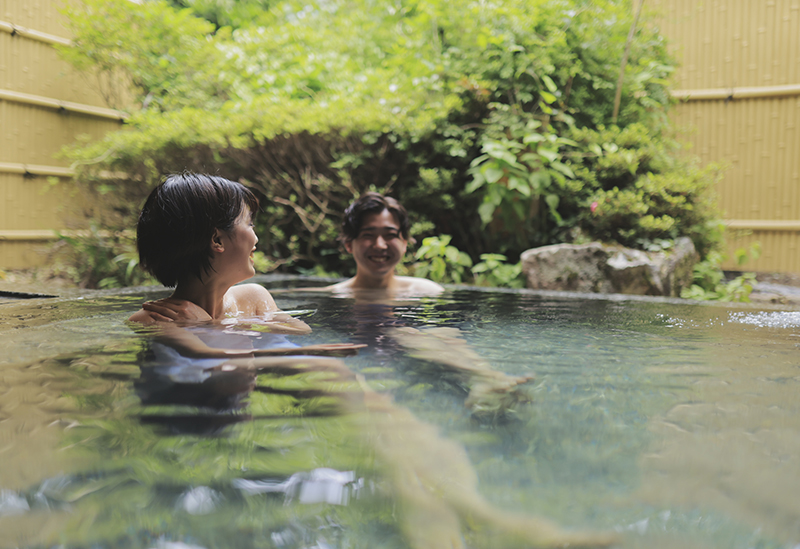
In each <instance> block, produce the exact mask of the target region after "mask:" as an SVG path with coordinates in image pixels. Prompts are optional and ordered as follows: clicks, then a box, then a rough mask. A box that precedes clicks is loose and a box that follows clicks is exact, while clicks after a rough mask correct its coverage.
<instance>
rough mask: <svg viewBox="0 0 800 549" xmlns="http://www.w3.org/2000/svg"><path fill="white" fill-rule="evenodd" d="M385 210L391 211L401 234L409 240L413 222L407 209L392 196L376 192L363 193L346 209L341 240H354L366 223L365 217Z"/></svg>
mask: <svg viewBox="0 0 800 549" xmlns="http://www.w3.org/2000/svg"><path fill="white" fill-rule="evenodd" d="M383 210H389V212H391V214H392V215H393V216H394V218H395V219H396V220H397V224H398V225H399V226H400V234H401V235H403V238H404V239H406V240H409V233H410V231H411V222H410V221H409V220H408V212H406V209H405V208H404V207H403V205H402V204H400V203H399V202H398V201H397V200H395V199H394V198H392V197H391V196H384V195H382V194H380V193H374V192H368V193H364V194H362V195H361V196H360V197H359V198H358V199H357V200H355V201H354V202H353V203H352V204H350V205H349V206H348V207H347V209H346V210H345V211H344V219H342V235H341V237H340V240H342V241H343V242H350V241H351V240H354V239H355V238H356V237H357V236H358V231H360V230H361V225H363V224H364V217H366V216H367V215H368V214H374V213H377V214H379V213H381V212H382V211H383Z"/></svg>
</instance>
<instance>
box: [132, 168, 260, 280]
mask: <svg viewBox="0 0 800 549" xmlns="http://www.w3.org/2000/svg"><path fill="white" fill-rule="evenodd" d="M245 206H247V207H248V208H249V209H250V212H251V214H252V215H255V213H256V211H257V210H258V199H257V198H256V196H255V195H254V194H253V193H252V192H251V191H250V189H248V188H247V187H245V186H244V185H242V184H241V183H236V182H233V181H229V180H227V179H224V178H222V177H217V176H214V175H204V174H194V173H183V174H179V175H170V176H169V177H167V178H166V180H165V181H164V182H163V183H161V184H160V185H158V186H157V187H156V188H155V189H153V190H152V191H151V192H150V196H148V197H147V200H146V201H145V203H144V207H142V211H141V213H140V214H139V222H138V223H137V225H136V248H137V249H138V250H139V263H140V264H141V266H142V267H143V268H144V269H145V270H147V271H148V272H149V273H151V274H152V275H153V276H155V277H156V278H157V279H158V281H159V282H161V284H163V285H164V286H176V285H177V284H178V283H179V282H182V281H184V280H186V279H187V278H188V277H189V276H196V277H197V278H201V279H202V277H203V275H204V274H208V272H209V271H210V270H211V238H212V237H213V235H214V229H219V230H222V231H229V230H231V229H232V228H233V226H234V225H235V224H236V220H237V219H238V218H239V216H240V215H241V214H242V211H243V209H244V207H245Z"/></svg>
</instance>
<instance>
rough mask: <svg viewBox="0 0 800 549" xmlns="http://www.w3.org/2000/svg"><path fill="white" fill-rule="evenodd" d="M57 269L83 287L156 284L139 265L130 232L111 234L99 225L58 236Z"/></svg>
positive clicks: (56, 250)
mask: <svg viewBox="0 0 800 549" xmlns="http://www.w3.org/2000/svg"><path fill="white" fill-rule="evenodd" d="M54 253H55V257H56V269H55V270H56V272H57V273H60V274H64V275H66V276H67V277H69V279H70V280H72V282H74V283H75V284H76V285H77V286H78V287H80V288H120V287H124V286H139V285H143V284H155V283H156V282H155V280H154V279H153V278H152V277H151V276H149V275H148V274H147V273H145V272H144V271H143V270H142V269H141V268H140V267H139V255H138V254H137V253H136V241H135V239H134V236H133V235H132V234H131V232H130V231H127V232H117V233H108V232H107V231H104V230H101V229H99V228H98V227H97V226H96V225H92V227H91V228H90V229H89V230H88V231H85V232H84V233H78V234H76V235H65V234H59V235H58V242H57V244H56V246H55V247H54Z"/></svg>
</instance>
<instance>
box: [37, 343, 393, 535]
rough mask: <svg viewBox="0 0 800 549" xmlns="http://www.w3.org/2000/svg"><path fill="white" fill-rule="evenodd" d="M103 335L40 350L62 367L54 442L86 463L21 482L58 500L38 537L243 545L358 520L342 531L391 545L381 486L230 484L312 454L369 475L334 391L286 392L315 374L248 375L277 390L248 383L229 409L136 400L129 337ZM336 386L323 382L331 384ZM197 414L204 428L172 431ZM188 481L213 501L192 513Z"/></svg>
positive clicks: (367, 460) (312, 385)
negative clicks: (308, 501) (323, 488)
mask: <svg viewBox="0 0 800 549" xmlns="http://www.w3.org/2000/svg"><path fill="white" fill-rule="evenodd" d="M110 347H111V348H106V349H104V350H102V351H99V352H96V353H91V354H85V355H83V354H82V355H77V356H76V355H73V356H72V357H65V358H63V359H61V360H60V361H51V364H52V365H53V366H56V367H58V368H59V369H60V371H61V372H69V377H70V378H71V379H70V380H69V381H68V382H65V383H62V386H63V387H64V388H65V394H64V396H66V397H68V398H69V400H70V401H71V402H72V403H73V406H74V407H73V413H74V415H75V417H76V421H75V422H74V423H73V424H72V425H73V426H72V428H71V429H68V430H66V431H65V438H64V441H63V447H64V448H65V449H68V451H69V452H72V453H75V452H77V453H80V454H82V455H84V456H86V457H87V458H88V461H89V463H91V465H89V466H86V467H85V469H82V470H79V471H76V472H73V473H72V474H70V475H66V476H63V477H57V478H50V479H45V480H44V481H43V482H41V483H40V484H39V485H38V486H35V487H32V488H31V489H29V490H27V491H26V495H27V496H28V499H29V500H30V501H37V498H38V500H41V499H42V497H44V498H45V501H44V502H41V501H40V504H39V507H38V508H39V509H40V510H41V509H42V508H43V507H46V508H48V509H50V510H56V509H69V514H68V517H69V518H68V519H67V524H66V525H65V526H64V527H62V528H60V529H59V530H60V533H59V534H58V535H57V536H54V535H53V534H51V535H50V536H51V538H48V539H40V540H39V542H41V543H44V544H49V543H56V542H58V543H65V544H67V545H69V546H82V545H84V544H85V545H87V546H88V545H95V544H99V545H100V546H108V547H112V546H113V547H125V546H131V547H138V546H141V547H146V546H151V545H148V544H151V542H152V540H153V539H155V538H158V537H164V538H165V539H171V540H184V541H186V542H187V543H189V542H191V541H192V540H194V541H195V542H202V545H203V546H206V547H215V546H217V547H237V546H240V547H252V546H253V544H254V543H255V542H256V540H259V539H260V540H262V541H263V540H268V539H270V536H273V535H276V533H280V532H284V534H282V535H284V537H285V538H286V539H287V540H290V541H291V540H295V542H296V543H295V544H294V545H293V544H292V543H289V544H288V545H287V544H284V546H288V547H292V546H295V545H297V546H302V545H304V544H305V543H308V542H309V541H311V539H310V538H311V537H315V536H317V535H320V536H322V537H326V538H327V539H330V538H331V536H333V537H337V536H338V537H342V536H345V537H349V536H350V535H351V534H350V533H349V532H359V535H358V536H356V540H355V541H354V542H353V543H352V545H353V546H358V545H359V544H361V543H363V542H359V541H357V540H358V539H360V537H359V536H363V534H364V532H365V531H369V530H375V531H376V532H379V534H380V535H379V537H378V538H375V539H379V538H384V539H386V540H387V541H385V542H380V543H375V544H373V543H370V544H369V546H386V547H393V546H396V545H397V541H396V536H395V535H394V533H393V528H392V526H391V524H392V522H391V520H390V509H389V508H388V507H387V506H386V505H384V504H381V503H380V502H381V501H384V499H383V496H381V495H380V494H372V493H364V494H363V496H364V497H363V498H360V499H355V500H353V501H352V502H351V504H350V506H349V507H341V506H334V505H326V504H313V505H286V503H287V501H288V500H289V499H290V498H289V495H287V494H277V495H275V494H268V495H261V496H247V495H245V494H243V493H241V492H240V491H237V490H235V489H234V488H233V487H232V484H231V481H232V480H234V479H238V478H246V479H265V478H266V479H273V480H274V479H282V478H286V477H289V476H290V475H292V474H294V473H297V472H298V471H311V470H313V469H315V468H318V467H323V466H324V467H333V468H340V469H341V470H352V471H357V475H358V476H359V477H364V476H366V477H368V478H370V477H375V475H374V463H373V458H372V452H370V451H369V450H368V449H366V448H364V441H363V439H361V438H360V437H359V436H357V435H358V433H357V431H355V430H354V429H356V427H355V424H354V423H353V422H352V421H349V420H348V419H347V418H346V417H345V416H342V415H339V414H340V412H341V409H340V408H341V406H340V403H339V399H338V397H337V396H335V395H334V396H326V395H324V394H318V396H314V397H311V398H297V397H296V396H292V394H299V395H302V394H304V391H310V392H314V391H316V392H317V393H319V388H320V380H319V379H318V377H319V375H318V374H313V373H312V374H306V375H297V376H283V377H278V376H270V375H263V376H259V378H260V379H259V382H258V385H259V386H262V387H273V388H275V389H278V390H280V391H282V394H275V393H271V392H260V391H255V392H253V393H252V394H250V395H249V398H248V402H247V406H246V408H244V409H242V410H240V411H237V412H233V411H222V412H220V411H215V410H209V409H198V408H195V407H189V406H169V405H163V406H146V407H142V406H141V405H139V404H138V402H137V400H136V399H135V398H134V394H133V392H132V383H131V381H133V379H135V376H134V375H133V374H134V371H136V370H138V364H137V361H138V360H139V357H140V356H141V345H140V342H139V341H138V340H127V341H126V342H124V343H123V342H115V343H114V344H112V345H111V346H110ZM64 367H66V368H64ZM346 389H347V388H346V387H341V386H337V385H335V384H329V386H328V387H326V390H327V391H331V392H332V393H334V394H335V393H338V392H342V391H344V390H346ZM198 424H199V425H201V426H205V427H208V426H209V425H210V426H213V428H211V429H208V428H201V429H199V431H200V432H198V430H197V429H194V430H193V429H191V428H190V429H188V432H189V433H192V432H193V434H187V433H186V432H183V433H182V432H181V431H187V429H185V428H184V427H185V426H193V427H196V426H197V425H198ZM196 487H208V488H210V489H211V490H213V493H214V494H218V497H219V500H218V502H217V503H219V506H218V507H217V508H216V509H215V510H214V512H212V513H209V514H207V515H203V516H200V517H198V516H192V515H191V514H190V513H188V512H186V511H183V512H181V511H180V510H176V505H177V502H178V501H179V499H180V497H181V494H185V493H186V492H187V491H190V490H191V489H192V488H196ZM343 525H344V526H343ZM360 525H368V526H366V527H364V526H360ZM345 526H347V527H345ZM320 532H322V533H320ZM287 536H288V537H287ZM391 540H395V541H394V542H392V541H391ZM393 543H394V545H393ZM364 546H367V545H364Z"/></svg>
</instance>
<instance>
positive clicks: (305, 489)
mask: <svg viewBox="0 0 800 549" xmlns="http://www.w3.org/2000/svg"><path fill="white" fill-rule="evenodd" d="M261 282H262V283H264V284H265V285H266V286H267V287H268V288H274V287H275V286H276V285H279V284H284V283H283V282H280V281H277V279H268V278H265V279H263V280H261ZM163 294H164V292H163V290H162V291H158V290H152V291H145V290H137V291H134V292H129V293H125V292H123V293H116V294H112V293H106V292H100V293H87V294H84V295H82V296H80V297H72V298H56V299H34V300H25V301H19V300H18V301H6V302H1V303H0V335H2V338H3V343H2V354H0V547H9V548H10V547H30V548H34V547H35V548H39V547H68V548H79V547H80V548H83V547H85V548H89V547H92V548H95V547H97V548H127V547H130V548H134V547H135V548H151V547H170V548H175V549H177V548H187V547H198V548H206V549H210V548H212V547H213V548H216V547H219V548H239V547H241V548H252V547H276V548H298V549H299V548H312V547H313V548H326V547H331V548H334V547H335V548H340V547H341V548H345V547H347V548H350V547H363V548H370V549H371V548H387V549H388V548H404V547H408V546H409V545H408V541H407V535H404V533H403V531H402V528H400V527H399V526H398V522H397V517H398V509H399V508H400V507H402V505H403V503H402V501H400V500H401V499H402V495H400V494H398V493H396V490H393V489H392V487H391V482H389V480H388V478H389V477H390V476H391V471H390V470H388V469H387V466H386V464H385V463H384V462H385V460H384V459H382V458H381V450H384V451H386V448H385V447H382V446H381V440H384V439H382V437H381V434H380V432H378V431H374V430H373V431H372V432H370V433H365V432H364V430H363V429H364V424H363V423H361V422H359V421H357V420H354V419H353V416H352V415H349V414H346V413H345V414H343V413H340V412H339V411H338V410H337V404H336V402H335V399H332V398H331V397H330V396H329V395H320V394H315V393H314V391H313V390H310V389H309V380H308V379H306V378H305V377H304V376H294V375H292V376H287V375H277V374H261V375H259V376H258V378H257V379H256V380H255V383H249V381H248V380H244V381H243V380H239V379H236V378H231V379H228V380H225V381H226V382H225V383H220V384H219V385H218V386H217V387H216V388H215V392H214V394H213V395H211V397H214V398H217V399H220V398H221V400H218V401H217V402H218V404H219V402H222V403H221V404H219V405H217V406H216V407H214V406H198V405H197V404H198V402H199V401H202V400H203V399H208V398H210V397H209V395H208V394H205V393H202V391H200V390H197V391H195V390H194V388H193V387H191V386H190V387H183V388H182V389H181V390H174V389H175V388H174V387H169V386H167V385H169V384H167V385H165V384H164V380H160V379H158V376H154V375H152V371H151V369H150V362H149V361H150V360H151V358H150V357H149V354H148V352H147V349H148V345H149V343H148V339H147V338H146V337H142V336H140V335H137V334H134V333H133V332H132V331H131V330H130V329H129V327H128V326H127V325H126V323H125V319H127V317H128V316H129V315H130V314H131V313H132V312H133V311H134V310H136V309H137V308H138V306H139V304H140V303H141V302H142V301H143V300H145V299H152V298H155V297H157V296H161V295H163ZM276 299H277V301H278V304H279V306H281V308H283V309H284V310H287V311H295V312H296V314H299V315H302V318H303V320H304V321H305V322H306V323H308V324H309V325H310V326H311V327H312V328H313V333H312V334H310V335H307V336H291V337H289V339H290V340H292V341H293V342H295V343H298V344H300V345H305V344H311V343H323V342H325V343H327V342H345V341H352V342H359V343H367V344H368V345H369V346H368V347H367V348H366V349H364V350H363V351H362V352H361V353H360V354H359V355H358V356H355V357H349V358H346V359H344V361H345V363H346V364H347V366H348V367H349V368H350V370H352V371H354V372H356V373H358V374H360V375H361V376H363V379H364V380H365V381H366V383H367V384H368V385H369V386H370V387H371V388H372V389H373V390H374V391H376V392H378V393H381V394H390V395H392V397H393V399H394V405H395V406H397V407H398V409H402V410H407V411H408V412H410V414H413V417H414V418H416V420H418V421H419V425H424V426H426V428H430V430H431V431H432V432H438V436H439V437H441V440H442V441H445V444H448V445H450V444H454V445H455V446H457V447H458V448H463V449H464V450H465V451H466V456H467V457H468V460H469V464H470V467H471V469H472V471H473V474H475V475H477V479H478V491H479V492H480V494H481V495H482V497H483V498H484V499H485V500H486V501H488V502H489V503H490V504H491V505H492V506H493V507H494V508H496V509H499V510H501V511H504V512H509V513H510V512H516V513H520V512H524V513H526V514H530V515H538V516H543V517H546V518H549V519H551V520H553V521H555V522H557V523H559V524H561V525H562V526H563V527H565V528H567V529H570V530H575V531H577V530H598V531H612V532H618V533H619V534H621V542H620V544H619V545H620V547H637V548H638V547H641V548H645V547H646V548H651V547H664V548H673V547H674V548H685V547H691V548H694V547H698V548H699V547H710V548H720V549H722V548H725V549H727V548H742V549H745V548H751V547H759V548H772V547H774V548H787V549H788V548H795V547H797V546H798V544H800V399H799V398H798V390H800V367H799V365H800V360H798V347H797V346H798V343H800V340H798V339H797V334H798V333H800V313H794V312H790V311H787V310H785V309H780V308H768V307H755V306H730V307H723V306H709V305H697V304H692V303H687V302H681V301H659V300H654V299H635V300H633V299H631V300H617V299H608V298H600V297H598V296H594V297H593V298H591V299H589V298H588V297H586V296H573V297H570V296H562V295H555V294H542V293H534V292H514V293H512V292H508V293H506V292H497V291H494V292H478V291H470V290H451V291H448V293H446V294H445V295H444V296H443V297H441V298H431V299H427V298H426V299H420V300H414V301H405V302H397V303H395V304H393V305H392V306H390V307H386V306H381V305H374V304H372V305H370V304H355V303H353V301H352V300H347V299H336V298H332V297H329V296H325V295H322V294H311V293H295V294H291V293H290V294H279V295H276ZM432 327H439V328H448V329H449V330H450V331H451V332H449V333H453V334H457V335H458V338H460V339H463V340H464V341H465V342H466V345H467V346H468V348H469V350H470V351H471V352H473V353H475V354H477V355H480V357H483V358H484V359H485V360H486V361H488V362H489V363H490V364H491V365H492V366H493V367H494V369H496V370H499V371H502V372H505V373H507V374H510V375H521V376H522V375H532V374H533V375H535V376H536V377H535V379H534V380H533V381H532V382H530V383H529V384H528V386H527V392H528V394H529V395H530V396H531V397H532V402H530V403H527V404H521V405H519V406H517V407H516V408H515V412H514V413H513V414H511V417H509V418H506V419H505V420H503V421H499V420H498V421H492V420H491V419H486V418H484V419H483V420H482V421H478V420H476V419H474V418H472V417H470V414H469V413H468V412H467V410H466V408H465V399H466V398H467V395H466V393H465V391H464V390H463V388H462V387H461V386H460V385H459V383H458V380H456V379H454V378H453V377H452V376H450V375H446V374H443V372H446V370H445V369H443V368H441V365H439V364H437V363H436V361H431V360H423V359H420V358H415V355H418V354H417V353H415V352H414V351H413V349H412V350H409V347H408V345H403V344H401V343H402V342H401V341H400V340H399V339H398V338H397V337H395V336H396V334H397V333H398V332H397V330H403V329H408V328H416V329H420V330H422V331H423V332H424V331H425V330H430V328H432ZM456 330H457V331H456ZM256 335H258V334H254V337H255V336H256ZM459 353H460V351H458V350H457V349H453V355H452V356H455V357H458V356H461V355H460V354H459ZM448 354H449V353H448ZM198 387H199V386H198ZM342 390H343V391H344V388H342ZM154 395H155V396H154ZM220 395H222V396H220ZM198 399H199V400H198ZM226 399H227V400H226ZM421 436H422V435H421ZM425 436H427V435H425ZM409 440H427V439H424V438H418V439H414V438H413V437H411V438H410V439H409ZM436 447H437V446H436V445H434V448H436ZM392 448H393V449H392V452H394V453H395V454H398V453H402V454H404V455H403V456H400V460H413V459H417V458H418V457H419V456H420V455H421V454H422V453H423V452H425V451H428V449H426V448H425V447H423V446H421V445H418V444H415V443H410V444H409V445H408V446H407V447H403V446H399V447H397V446H395V447H392ZM430 462H431V463H434V464H436V463H438V462H437V460H435V459H431V460H430ZM436 467H442V466H441V465H436ZM437 472H439V473H441V474H443V475H444V474H446V473H448V471H444V470H440V471H436V470H435V467H434V471H432V474H436V473H437ZM468 526H469V525H468ZM424 527H427V528H431V529H435V528H436V525H435V524H434V525H432V526H431V525H428V526H423V528H424ZM463 534H464V538H465V540H466V543H467V546H469V547H473V546H474V547H489V548H492V549H504V548H505V547H506V546H507V545H506V544H505V543H506V542H502V541H498V540H499V539H500V538H499V537H496V536H494V534H492V533H489V532H485V531H482V530H480V529H479V528H478V529H471V528H469V527H466V528H463ZM508 546H510V545H508Z"/></svg>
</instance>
